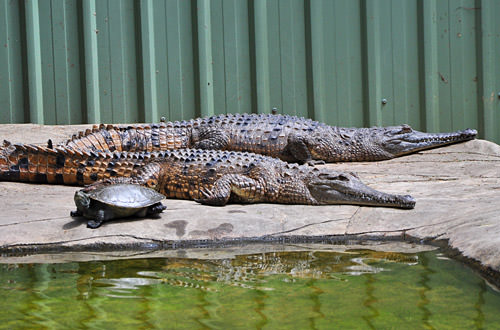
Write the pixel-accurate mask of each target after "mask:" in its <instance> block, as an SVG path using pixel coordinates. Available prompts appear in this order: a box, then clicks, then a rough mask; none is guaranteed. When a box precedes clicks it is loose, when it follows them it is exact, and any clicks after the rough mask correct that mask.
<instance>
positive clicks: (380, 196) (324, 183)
mask: <svg viewBox="0 0 500 330" xmlns="http://www.w3.org/2000/svg"><path fill="white" fill-rule="evenodd" d="M307 186H308V188H309V192H310V193H311V195H312V196H313V198H314V199H315V200H316V201H317V202H318V204H328V205H331V204H353V205H367V206H379V207H395V208H402V209H412V208H414V207H415V199H414V198H413V197H411V196H410V195H393V194H387V193H384V192H381V191H378V190H375V189H372V188H370V187H368V186H367V185H365V184H364V183H362V182H361V181H360V180H359V179H358V178H357V177H356V176H355V175H354V174H347V173H337V172H328V173H325V172H323V173H319V175H317V176H316V177H315V178H313V179H312V180H311V181H310V182H309V183H308V185H307Z"/></svg>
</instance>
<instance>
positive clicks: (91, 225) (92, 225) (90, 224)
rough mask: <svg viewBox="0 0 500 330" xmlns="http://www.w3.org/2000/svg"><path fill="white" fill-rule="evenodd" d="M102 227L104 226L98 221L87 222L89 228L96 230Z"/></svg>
mask: <svg viewBox="0 0 500 330" xmlns="http://www.w3.org/2000/svg"><path fill="white" fill-rule="evenodd" d="M100 225H102V221H98V220H89V221H88V222H87V228H91V229H96V228H98V227H99V226H100Z"/></svg>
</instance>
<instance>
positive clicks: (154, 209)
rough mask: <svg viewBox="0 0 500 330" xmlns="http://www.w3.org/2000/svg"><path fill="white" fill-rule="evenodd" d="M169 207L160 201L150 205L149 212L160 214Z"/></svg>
mask: <svg viewBox="0 0 500 330" xmlns="http://www.w3.org/2000/svg"><path fill="white" fill-rule="evenodd" d="M166 209H167V207H166V206H165V205H163V204H162V203H158V204H155V205H152V206H150V207H149V210H148V214H158V213H162V212H163V211H164V210H166Z"/></svg>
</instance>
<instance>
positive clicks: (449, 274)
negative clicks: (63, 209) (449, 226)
mask: <svg viewBox="0 0 500 330" xmlns="http://www.w3.org/2000/svg"><path fill="white" fill-rule="evenodd" d="M299 250H300V249H299ZM0 297H1V300H0V320H1V322H0V328H10V329H14V328H50V329H56V328H99V329H112V328H114V329H116V328H162V329H165V328H173V329H176V328H178V329H183V328H186V329H199V328H231V329H235V328H245V329H247V328H258V329H261V328H264V329H281V328H287V329H309V328H311V329H332V328H342V329H345V328H351V329H352V328H355V329H362V328H376V329H387V328H393V329H420V328H424V329H432V328H435V329H443V328H446V329H475V328H478V329H479V328H499V327H500V294H499V292H497V291H496V290H494V289H493V288H492V287H490V286H489V285H488V284H487V283H486V282H485V281H484V280H483V279H482V278H481V277H479V276H478V275H476V274H475V273H474V272H473V271H471V270H470V269H469V268H468V267H466V266H464V265H462V264H460V263H458V262H456V261H454V260H450V259H447V258H444V257H443V256H442V255H440V254H439V252H437V251H427V252H419V253H397V252H380V251H372V250H366V249H349V248H348V249H347V250H346V251H345V252H335V251H325V250H322V251H321V250H320V251H318V250H307V251H292V252H264V253H248V254H244V255H238V256H234V257H222V258H219V259H201V258H198V259H190V258H184V257H170V258H142V259H141V258H140V257H139V258H137V257H136V258H135V259H126V260H110V261H87V262H69V263H53V264H30V263H28V264H22V263H16V264H14V263H12V264H1V265H0Z"/></svg>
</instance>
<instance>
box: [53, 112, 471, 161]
mask: <svg viewBox="0 0 500 330" xmlns="http://www.w3.org/2000/svg"><path fill="white" fill-rule="evenodd" d="M476 135H477V131H476V130H473V129H465V130H461V131H455V132H450V133H424V132H419V131H416V130H413V129H412V128H411V127H410V126H408V125H401V126H391V127H372V128H342V127H335V126H330V125H327V124H324V123H321V122H318V121H314V120H311V119H305V118H299V117H295V116H289V115H273V114H228V115H216V116H212V117H206V118H198V119H192V120H188V121H175V122H160V123H157V124H134V125H104V124H101V125H94V126H93V127H92V129H87V130H86V131H81V132H79V133H78V134H75V135H73V137H72V138H71V139H69V140H68V141H66V143H65V144H63V145H65V146H66V147H68V148H70V149H73V150H80V151H83V150H87V149H88V150H92V151H106V150H110V151H128V152H139V151H149V152H151V151H160V150H173V149H182V148H197V149H217V150H232V151H247V152H253V153H257V154H263V155H267V156H271V157H276V158H279V159H281V160H284V161H287V162H297V163H312V164H316V163H322V162H328V163H331V162H347V161H378V160H386V159H391V158H394V157H399V156H403V155H406V154H409V153H413V152H417V151H420V150H424V149H430V148H435V147H440V146H444V145H448V144H451V143H457V142H462V141H467V140H471V139H474V138H475V137H476Z"/></svg>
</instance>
